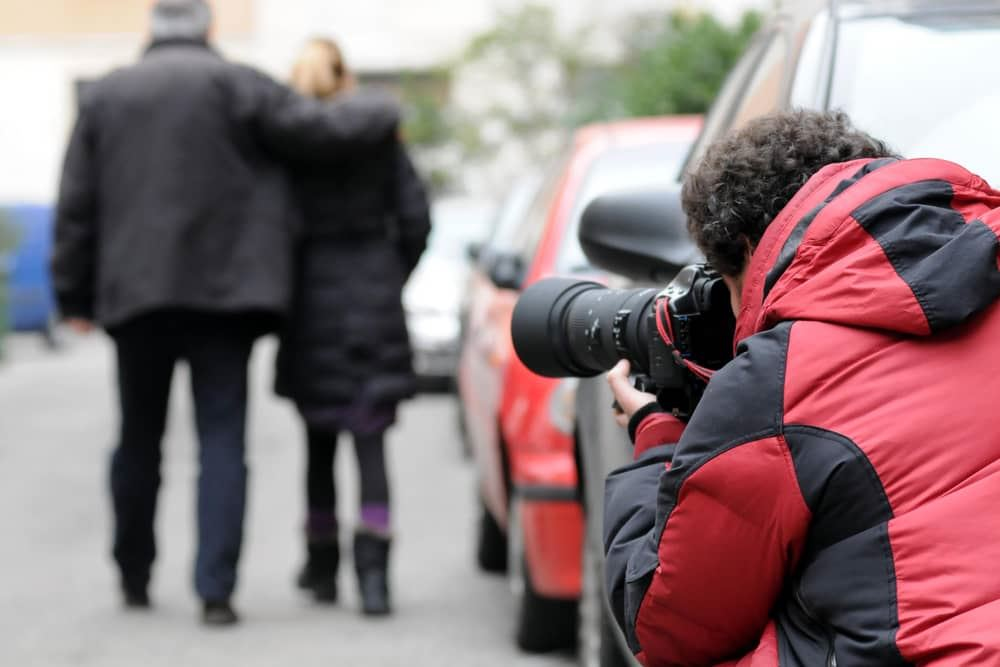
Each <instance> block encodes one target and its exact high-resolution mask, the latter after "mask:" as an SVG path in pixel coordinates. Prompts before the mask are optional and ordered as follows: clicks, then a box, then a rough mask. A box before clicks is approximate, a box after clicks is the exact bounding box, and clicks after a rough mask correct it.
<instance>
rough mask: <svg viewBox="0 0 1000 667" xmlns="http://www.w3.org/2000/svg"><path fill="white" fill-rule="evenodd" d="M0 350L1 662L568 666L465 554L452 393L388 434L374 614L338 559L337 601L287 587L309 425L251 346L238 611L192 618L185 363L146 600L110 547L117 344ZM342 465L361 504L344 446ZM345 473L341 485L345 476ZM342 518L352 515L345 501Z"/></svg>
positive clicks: (465, 493)
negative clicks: (540, 649) (387, 568)
mask: <svg viewBox="0 0 1000 667" xmlns="http://www.w3.org/2000/svg"><path fill="white" fill-rule="evenodd" d="M7 352H8V357H7V360H6V362H5V363H4V364H2V365H0V469H2V470H3V473H2V475H0V525H2V526H3V537H2V538H0V665H17V666H18V667H28V666H31V665H44V666H46V667H49V666H61V665H95V666H96V665H100V666H101V667H117V666H119V665H122V666H124V665H129V666H130V667H131V666H133V665H141V666H142V667H154V666H158V665H170V666H171V667H180V666H185V667H187V666H198V665H213V666H215V665H239V666H240V667H251V666H254V665H267V666H268V667H270V666H274V665H289V666H294V667H306V666H309V665H323V666H324V667H331V666H334V665H336V666H340V665H345V666H353V665H435V666H437V665H473V666H479V665H483V666H491V665H497V666H504V667H507V666H511V665H514V666H525V667H529V666H537V667H542V666H547V665H562V666H564V667H565V666H567V665H571V664H573V661H572V659H571V658H570V657H568V656H554V657H541V658H539V657H526V656H522V655H519V654H518V653H517V651H516V649H514V648H513V647H512V642H511V640H510V637H511V633H512V627H513V608H512V604H511V600H510V597H509V595H508V594H507V590H506V588H505V584H504V582H503V581H502V580H501V579H497V578H493V577H488V576H485V575H482V574H480V573H478V572H476V570H475V568H474V567H473V565H472V563H473V558H472V534H473V530H474V524H475V515H474V514H475V513H474V509H473V503H472V502H471V499H472V497H473V488H474V480H473V471H472V470H471V468H470V466H469V465H468V463H466V462H464V461H463V460H462V458H461V455H460V447H459V443H458V440H457V436H456V433H455V430H454V427H453V424H454V422H455V410H456V406H455V405H454V403H453V402H452V400H451V399H449V398H445V397H438V398H424V399H420V400H419V401H416V402H414V403H413V404H411V405H410V406H409V407H408V408H407V409H406V410H405V411H404V412H403V414H402V419H401V423H400V424H399V426H398V427H397V428H396V429H395V432H394V433H393V435H392V437H391V439H390V447H391V459H392V473H393V477H394V479H395V481H396V486H395V494H396V496H395V506H396V508H397V513H396V518H397V523H398V528H399V531H398V532H399V535H398V544H397V547H398V548H397V551H396V553H395V568H394V578H395V582H396V600H397V607H398V613H397V614H396V615H395V616H394V617H392V618H391V619H388V620H385V621H366V620H363V619H361V618H360V617H359V616H358V615H357V614H356V613H355V611H354V610H355V608H356V596H355V595H354V590H353V585H352V584H353V582H352V581H351V580H350V579H349V578H348V576H347V575H349V574H350V573H349V572H348V571H346V569H345V571H344V572H343V573H342V574H343V575H344V576H343V577H342V582H343V584H344V585H343V588H344V589H345V597H346V599H345V600H344V601H343V602H342V604H341V605H340V606H339V607H336V608H332V609H331V608H323V607H318V606H316V605H313V604H312V603H310V602H309V601H308V600H306V599H304V598H303V597H301V596H300V595H298V594H297V592H296V591H294V590H293V589H292V586H291V581H292V576H293V571H294V570H295V568H296V567H297V566H298V565H299V561H300V558H301V551H300V550H301V545H300V540H299V530H298V525H299V523H300V519H301V507H300V495H301V493H300V486H299V477H300V470H301V466H302V446H301V443H300V438H301V434H300V431H299V427H298V425H297V424H296V422H295V418H294V414H293V413H292V411H291V410H290V409H289V407H288V406H287V405H284V404H281V403H277V402H275V401H274V400H272V399H271V397H270V395H269V390H268V385H269V382H270V372H269V368H268V362H269V360H270V357H271V354H272V353H273V347H272V346H270V345H269V344H268V343H265V344H263V345H262V346H260V347H259V348H258V350H257V353H256V357H255V361H256V373H255V375H256V377H255V380H256V384H255V392H254V396H253V398H252V408H251V424H250V426H251V430H250V433H251V447H250V456H249V458H250V464H251V500H250V513H249V517H248V525H247V544H246V549H245V552H244V553H245V557H244V561H243V568H242V578H241V582H242V583H241V586H240V592H239V594H238V597H237V599H236V603H237V606H238V608H239V609H240V610H241V611H242V613H243V616H244V620H245V622H244V623H243V624H242V625H241V626H239V627H237V628H235V629H229V630H205V629H202V628H201V627H200V626H199V625H198V624H197V623H196V616H195V614H196V600H195V599H194V597H193V595H192V593H191V588H190V557H191V554H192V553H193V541H192V537H193V535H192V532H193V526H192V523H191V521H190V519H191V518H192V517H193V514H194V506H193V500H194V497H193V493H192V492H193V487H194V484H195V474H196V469H195V467H194V465H193V461H194V447H193V442H192V427H191V422H190V408H189V405H188V401H187V396H186V395H185V394H186V393H187V392H186V391H178V389H181V388H183V389H186V387H187V376H186V374H185V373H184V372H183V370H181V371H179V372H178V374H177V376H176V377H175V385H174V388H175V391H174V402H173V405H172V408H171V421H170V429H169V435H168V438H167V441H166V443H165V460H164V469H163V474H164V488H163V491H162V493H161V496H160V514H159V519H158V535H159V538H160V560H159V564H158V566H157V569H156V571H155V581H154V585H153V588H152V595H153V597H154V602H155V605H156V608H155V610H154V611H153V612H152V613H148V614H135V613H131V614H130V613H126V612H124V611H122V610H121V609H119V606H118V598H117V595H116V588H115V584H116V579H115V574H114V571H113V569H112V567H111V564H110V559H109V557H108V555H107V552H108V548H107V535H108V531H109V522H108V516H107V509H108V501H107V497H106V494H105V479H106V466H105V464H106V461H107V456H108V453H109V445H110V442H111V436H112V424H113V421H114V419H115V411H114V404H113V402H112V394H111V379H112V373H113V368H112V364H111V358H110V350H109V348H108V346H107V344H106V343H105V342H104V341H103V340H102V339H101V338H99V337H96V336H95V337H91V338H89V339H86V340H83V341H71V344H70V346H69V349H67V350H65V351H63V352H61V353H58V354H55V355H50V354H45V353H43V352H42V351H41V349H40V346H39V345H36V344H35V341H34V340H24V339H15V340H13V341H12V343H11V344H10V345H9V346H8V350H7ZM341 452H342V454H347V455H346V456H344V455H342V456H340V457H339V461H338V468H339V471H338V472H339V476H340V479H342V480H344V484H345V490H346V491H347V492H348V493H347V496H346V498H347V499H348V502H349V503H350V504H351V505H353V499H354V495H355V494H354V491H353V488H354V487H353V483H352V482H353V461H352V458H351V455H350V448H349V447H343V448H342V450H341ZM349 483H350V484H351V486H350V487H349V488H348V487H347V484H349ZM343 505H344V507H342V510H341V511H342V515H343V516H346V517H350V516H352V515H353V507H351V506H347V505H348V503H343Z"/></svg>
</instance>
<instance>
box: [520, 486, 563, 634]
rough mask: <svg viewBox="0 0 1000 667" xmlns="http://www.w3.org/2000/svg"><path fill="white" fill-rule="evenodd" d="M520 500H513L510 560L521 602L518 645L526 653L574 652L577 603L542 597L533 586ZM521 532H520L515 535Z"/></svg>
mask: <svg viewBox="0 0 1000 667" xmlns="http://www.w3.org/2000/svg"><path fill="white" fill-rule="evenodd" d="M517 502H518V501H517V500H516V499H512V501H511V512H510V515H509V516H510V524H509V534H508V544H509V545H510V554H509V555H508V557H507V560H508V563H509V564H510V565H511V567H510V570H509V576H510V582H511V590H512V591H513V593H514V597H515V598H516V601H517V607H518V611H517V629H516V632H515V639H516V641H517V646H518V648H519V649H521V650H522V651H525V652H526V653H548V652H550V651H557V650H561V649H572V648H573V647H574V646H575V645H576V635H577V624H578V618H577V612H578V603H577V601H576V600H561V599H554V598H548V597H545V596H543V595H540V594H538V592H536V591H535V588H534V586H533V585H532V583H531V572H530V570H529V568H528V562H527V559H526V558H525V554H524V549H523V547H522V544H523V542H522V539H521V535H522V533H521V531H522V528H521V520H520V517H521V513H520V510H519V506H518V504H517ZM515 531H517V532H515Z"/></svg>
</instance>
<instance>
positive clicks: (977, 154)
mask: <svg viewBox="0 0 1000 667" xmlns="http://www.w3.org/2000/svg"><path fill="white" fill-rule="evenodd" d="M887 44H889V45H891V49H892V57H891V58H887V57H886V55H885V49H886V45H887ZM997 45H1000V12H994V13H990V14H988V15H983V14H967V15H959V16H955V15H954V14H952V15H951V16H942V15H925V16H922V17H921V16H916V17H909V18H907V17H902V18H900V17H895V18H893V17H877V18H866V19H855V20H851V21H846V22H844V23H843V24H842V26H841V29H840V34H839V36H838V46H837V61H836V63H835V69H834V78H833V84H832V89H831V98H830V102H831V106H832V107H833V108H840V109H844V110H845V111H846V112H847V113H848V114H850V116H851V118H852V119H853V120H854V122H855V124H856V125H857V126H858V127H860V128H861V129H863V130H865V131H867V132H869V133H871V134H872V135H873V136H875V137H878V138H880V139H884V140H886V141H888V142H889V144H890V145H891V146H892V147H893V148H894V149H896V150H897V151H899V152H901V153H902V154H903V155H905V156H906V157H938V158H945V159H948V160H952V161H954V162H958V163H959V164H961V165H963V166H965V167H968V168H969V169H971V170H973V171H974V172H976V173H978V174H980V175H981V176H983V177H984V178H986V179H987V180H988V181H990V182H991V183H993V184H994V185H997V184H1000V132H997V131H996V124H997V119H998V118H1000V87H998V86H997V85H996V84H997V82H998V75H997V69H996V63H994V62H993V58H995V57H996V53H997Z"/></svg>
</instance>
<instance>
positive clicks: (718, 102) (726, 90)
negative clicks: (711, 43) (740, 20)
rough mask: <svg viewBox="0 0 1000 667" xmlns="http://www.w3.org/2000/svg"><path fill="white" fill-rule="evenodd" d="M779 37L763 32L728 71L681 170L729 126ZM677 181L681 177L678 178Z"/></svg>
mask: <svg viewBox="0 0 1000 667" xmlns="http://www.w3.org/2000/svg"><path fill="white" fill-rule="evenodd" d="M777 39H779V35H778V33H776V32H770V33H766V34H762V35H761V36H760V37H758V38H756V39H755V40H754V41H753V42H752V43H751V44H750V46H749V48H747V51H746V53H744V54H743V57H742V58H740V59H739V61H737V63H736V65H735V66H734V67H733V71H732V72H730V73H729V76H727V77H726V81H725V83H723V84H722V88H721V90H720V91H719V94H718V95H717V96H716V98H715V102H713V103H712V108H711V110H710V111H709V112H708V116H706V118H705V126H704V128H703V129H702V131H701V135H700V136H699V137H698V140H697V141H696V142H695V144H694V146H693V147H692V148H691V151H690V153H689V154H688V157H687V159H686V160H685V161H684V164H683V166H682V170H684V171H686V170H688V169H690V168H691V167H692V166H693V165H694V164H695V163H697V161H698V160H700V159H701V156H702V155H703V154H704V153H705V149H707V148H708V147H709V146H710V145H711V144H712V142H713V141H715V140H716V139H717V138H718V137H719V136H721V135H722V133H724V132H725V131H726V130H727V129H728V128H729V122H730V120H731V119H732V117H733V114H734V113H735V112H736V106H737V105H738V104H739V103H740V100H741V99H743V93H744V91H745V90H746V89H747V84H748V83H749V80H750V77H751V76H752V75H753V73H754V71H755V67H756V65H757V63H758V62H759V61H760V59H761V56H763V55H764V53H765V52H766V51H767V52H769V51H770V50H771V47H772V45H773V44H774V43H775V41H776V40H777ZM679 176H680V175H679ZM678 180H680V179H679V178H678Z"/></svg>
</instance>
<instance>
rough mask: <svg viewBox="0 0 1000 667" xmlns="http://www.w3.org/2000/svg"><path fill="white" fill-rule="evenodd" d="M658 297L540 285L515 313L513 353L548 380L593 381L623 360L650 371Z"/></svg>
mask: <svg viewBox="0 0 1000 667" xmlns="http://www.w3.org/2000/svg"><path fill="white" fill-rule="evenodd" d="M657 294H658V290H655V289H650V288H646V289H632V290H618V289H608V288H606V287H604V286H603V285H600V284H598V283H595V282H590V281H579V280H573V279H572V278H548V279H546V280H541V281H539V282H537V283H535V284H534V285H532V286H531V287H529V288H528V289H526V290H525V291H524V293H523V294H522V295H521V298H520V299H518V302H517V306H516V307H515V308H514V318H513V321H512V323H511V333H512V336H513V339H514V349H515V350H516V351H517V356H518V357H519V358H520V359H521V361H522V362H523V363H524V365H525V366H527V367H528V368H529V369H530V370H532V371H533V372H535V373H537V374H538V375H543V376H546V377H592V376H594V375H598V374H600V373H603V372H605V371H608V370H611V368H612V367H614V365H615V364H616V363H618V361H619V360H621V359H628V360H629V361H630V362H631V363H632V366H633V368H636V369H642V370H646V369H649V365H650V343H651V335H652V333H653V329H652V328H651V327H650V325H649V322H650V317H651V316H652V313H653V306H654V303H655V301H656V297H657Z"/></svg>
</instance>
